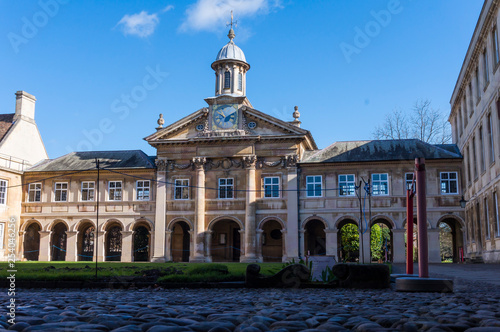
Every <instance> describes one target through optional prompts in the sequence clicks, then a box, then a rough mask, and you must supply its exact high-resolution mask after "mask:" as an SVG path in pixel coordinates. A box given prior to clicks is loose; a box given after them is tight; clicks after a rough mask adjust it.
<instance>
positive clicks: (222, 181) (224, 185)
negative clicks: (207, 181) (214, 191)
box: [218, 178, 234, 199]
mask: <svg viewBox="0 0 500 332" xmlns="http://www.w3.org/2000/svg"><path fill="white" fill-rule="evenodd" d="M228 182H231V184H228ZM218 183H219V188H218V196H219V199H233V198H234V178H219V181H218ZM229 189H230V191H229ZM222 192H224V193H225V194H224V196H225V197H221V196H222V195H221V193H222ZM228 193H230V194H231V195H230V196H231V197H228V196H229V195H228Z"/></svg>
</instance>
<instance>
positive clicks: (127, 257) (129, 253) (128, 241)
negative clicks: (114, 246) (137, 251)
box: [121, 231, 134, 263]
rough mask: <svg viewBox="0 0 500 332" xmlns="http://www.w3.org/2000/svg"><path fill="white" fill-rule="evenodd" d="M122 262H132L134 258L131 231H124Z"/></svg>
mask: <svg viewBox="0 0 500 332" xmlns="http://www.w3.org/2000/svg"><path fill="white" fill-rule="evenodd" d="M121 233H122V257H121V261H122V262H127V263H128V262H132V257H133V247H132V239H133V238H134V237H133V233H134V232H130V231H122V232H121Z"/></svg>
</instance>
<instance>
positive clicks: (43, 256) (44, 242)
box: [38, 231, 52, 262]
mask: <svg viewBox="0 0 500 332" xmlns="http://www.w3.org/2000/svg"><path fill="white" fill-rule="evenodd" d="M38 233H40V254H39V256H38V260H39V261H41V262H48V261H50V253H51V250H50V234H51V233H52V232H51V231H39V232H38Z"/></svg>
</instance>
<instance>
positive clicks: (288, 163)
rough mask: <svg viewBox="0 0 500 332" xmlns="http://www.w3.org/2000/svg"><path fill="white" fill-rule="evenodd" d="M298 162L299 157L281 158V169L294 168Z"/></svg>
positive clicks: (295, 155) (288, 156) (293, 155)
mask: <svg viewBox="0 0 500 332" xmlns="http://www.w3.org/2000/svg"><path fill="white" fill-rule="evenodd" d="M298 161H299V155H297V154H290V155H287V156H284V157H283V168H290V167H296V166H297V162H298Z"/></svg>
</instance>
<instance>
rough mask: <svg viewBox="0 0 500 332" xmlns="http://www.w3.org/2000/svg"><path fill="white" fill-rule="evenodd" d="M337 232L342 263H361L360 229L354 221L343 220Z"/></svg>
mask: <svg viewBox="0 0 500 332" xmlns="http://www.w3.org/2000/svg"><path fill="white" fill-rule="evenodd" d="M338 228H339V231H338V232H337V243H340V245H339V246H338V257H339V261H342V262H357V261H359V229H358V225H357V224H356V222H355V221H354V220H350V219H346V220H343V221H342V222H341V223H340V224H339V226H338Z"/></svg>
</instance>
